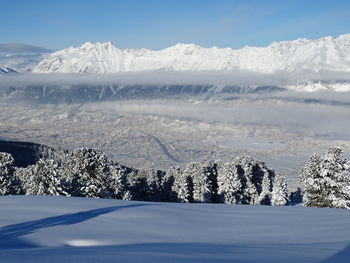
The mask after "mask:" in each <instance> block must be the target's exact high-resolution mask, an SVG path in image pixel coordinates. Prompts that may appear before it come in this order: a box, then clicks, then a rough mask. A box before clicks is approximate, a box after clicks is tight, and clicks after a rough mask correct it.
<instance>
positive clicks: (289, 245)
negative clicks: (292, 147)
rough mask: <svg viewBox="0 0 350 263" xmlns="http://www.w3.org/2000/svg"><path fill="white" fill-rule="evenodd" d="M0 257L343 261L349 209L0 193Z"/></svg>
mask: <svg viewBox="0 0 350 263" xmlns="http://www.w3.org/2000/svg"><path fill="white" fill-rule="evenodd" d="M0 215H1V216H0V262H6V263H7V262H21V261H25V262H50V263H53V262H260V263H261V262H269V263H271V262H276V263H277V262H278V263H281V262H310V263H312V262H315V263H316V262H322V263H330V262H337V263H338V262H340V263H341V262H344V263H345V262H348V260H349V257H350V226H349V218H350V211H347V210H340V209H319V208H304V207H270V206H243V205H242V206H238V205H222V204H220V205H215V204H177V203H149V202H133V201H119V200H102V199H89V198H72V197H52V196H2V197H0Z"/></svg>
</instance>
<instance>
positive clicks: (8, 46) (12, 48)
mask: <svg viewBox="0 0 350 263" xmlns="http://www.w3.org/2000/svg"><path fill="white" fill-rule="evenodd" d="M0 52H10V53H48V52H52V50H50V49H47V48H44V47H38V46H32V45H26V44H19V43H2V44H1V43H0Z"/></svg>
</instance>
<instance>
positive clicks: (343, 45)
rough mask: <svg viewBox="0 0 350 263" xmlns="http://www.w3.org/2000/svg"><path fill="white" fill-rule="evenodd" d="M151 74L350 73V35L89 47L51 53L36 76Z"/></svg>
mask: <svg viewBox="0 0 350 263" xmlns="http://www.w3.org/2000/svg"><path fill="white" fill-rule="evenodd" d="M150 70H170V71H220V70H223V71H239V70H247V71H254V72H259V73H276V72H291V73H295V72H301V71H311V72H319V71H322V70H326V71H347V72H350V34H346V35H341V36H339V37H338V38H332V37H324V38H320V39H316V40H309V39H297V40H293V41H283V42H274V43H272V44H271V45H269V46H267V47H248V46H247V47H244V48H242V49H236V50H234V49H231V48H217V47H212V48H204V47H201V46H198V45H194V44H177V45H175V46H172V47H169V48H166V49H163V50H160V51H153V50H148V49H124V50H123V49H118V48H116V47H115V46H113V45H112V43H111V42H106V43H96V44H92V43H89V42H87V43H85V44H83V45H82V46H80V47H70V48H67V49H63V50H60V51H57V52H54V53H52V54H50V55H48V56H47V57H46V58H45V59H43V60H42V61H41V62H40V63H39V64H38V65H37V66H36V67H35V68H34V69H33V72H35V73H50V72H62V73H81V72H86V73H116V72H140V71H150Z"/></svg>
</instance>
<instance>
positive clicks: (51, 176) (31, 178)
mask: <svg viewBox="0 0 350 263" xmlns="http://www.w3.org/2000/svg"><path fill="white" fill-rule="evenodd" d="M16 174H17V176H18V177H19V178H20V180H21V183H22V187H23V190H24V191H25V193H26V194H28V195H65V196H67V195H69V194H68V192H67V185H66V183H65V182H64V181H63V178H62V177H61V175H60V174H59V167H58V163H57V162H56V161H54V160H51V159H40V160H39V161H38V162H37V163H36V164H34V165H30V166H28V167H27V168H19V169H17V170H16Z"/></svg>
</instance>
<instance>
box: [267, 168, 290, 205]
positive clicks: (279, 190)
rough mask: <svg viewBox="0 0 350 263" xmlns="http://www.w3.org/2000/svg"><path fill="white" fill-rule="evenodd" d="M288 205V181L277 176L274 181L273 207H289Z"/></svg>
mask: <svg viewBox="0 0 350 263" xmlns="http://www.w3.org/2000/svg"><path fill="white" fill-rule="evenodd" d="M287 204H288V189H287V182H286V179H285V178H284V177H283V176H281V175H277V176H276V177H275V179H274V184H273V190H272V197H271V205H274V206H277V205H287Z"/></svg>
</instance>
